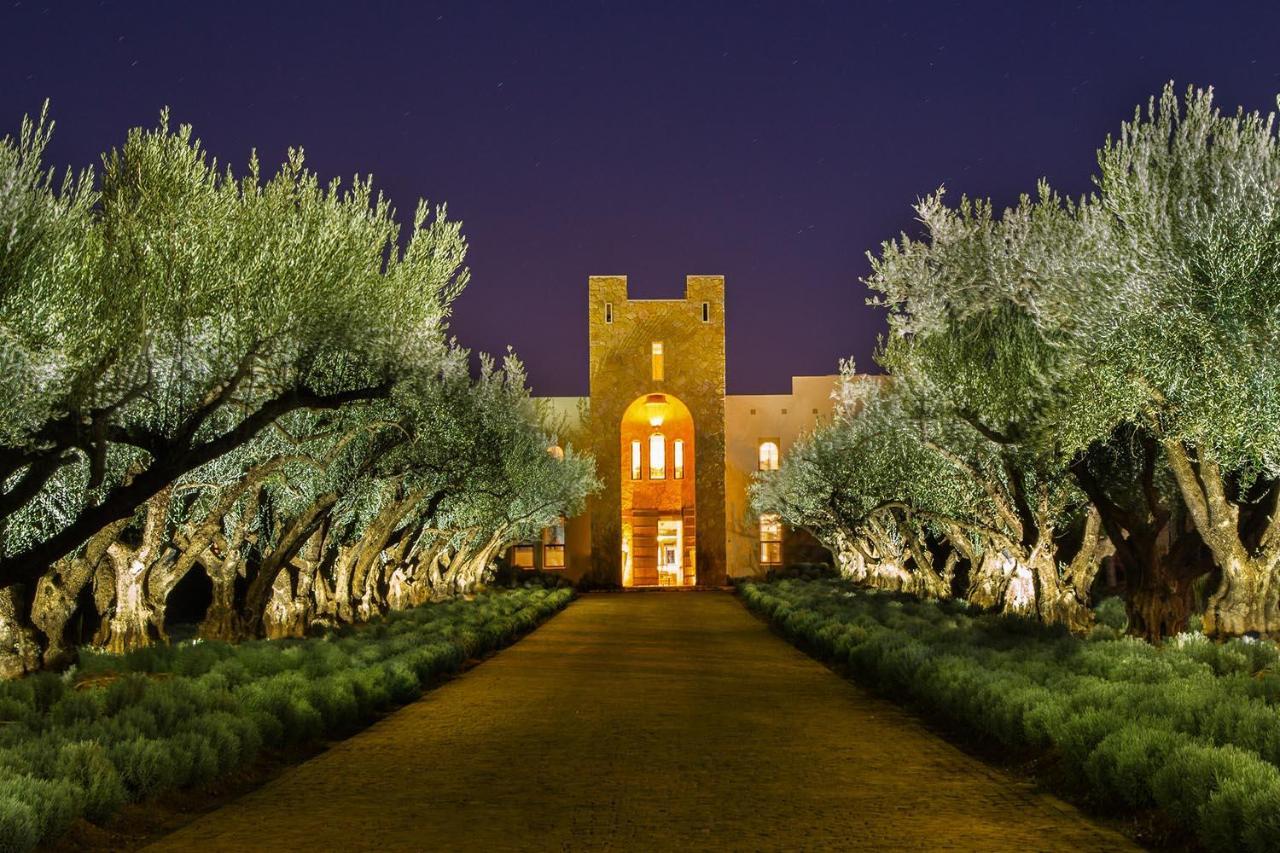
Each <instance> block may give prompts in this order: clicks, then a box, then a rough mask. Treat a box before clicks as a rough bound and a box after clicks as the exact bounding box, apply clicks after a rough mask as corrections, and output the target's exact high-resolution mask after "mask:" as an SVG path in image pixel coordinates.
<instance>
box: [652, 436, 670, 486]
mask: <svg viewBox="0 0 1280 853" xmlns="http://www.w3.org/2000/svg"><path fill="white" fill-rule="evenodd" d="M649 479H650V480H665V479H667V440H666V439H665V438H663V436H662V433H660V432H655V433H654V434H653V435H651V436H649Z"/></svg>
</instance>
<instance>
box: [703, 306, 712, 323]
mask: <svg viewBox="0 0 1280 853" xmlns="http://www.w3.org/2000/svg"><path fill="white" fill-rule="evenodd" d="M702 322H704V323H710V322H711V303H710V302H704V303H702Z"/></svg>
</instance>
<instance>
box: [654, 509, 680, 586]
mask: <svg viewBox="0 0 1280 853" xmlns="http://www.w3.org/2000/svg"><path fill="white" fill-rule="evenodd" d="M683 539H684V525H683V524H681V523H680V519H678V518H661V519H658V586H684V565H683V563H682V562H681V559H680V554H681V552H683V551H684V548H683V542H682V540H683Z"/></svg>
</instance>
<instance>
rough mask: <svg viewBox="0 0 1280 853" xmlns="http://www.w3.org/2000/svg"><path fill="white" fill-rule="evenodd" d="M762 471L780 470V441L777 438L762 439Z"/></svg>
mask: <svg viewBox="0 0 1280 853" xmlns="http://www.w3.org/2000/svg"><path fill="white" fill-rule="evenodd" d="M760 470H761V471H777V470H778V440H777V439H776V438H762V439H760Z"/></svg>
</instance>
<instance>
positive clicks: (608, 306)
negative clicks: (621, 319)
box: [604, 302, 613, 323]
mask: <svg viewBox="0 0 1280 853" xmlns="http://www.w3.org/2000/svg"><path fill="white" fill-rule="evenodd" d="M604 321H605V322H606V323H612V322H613V303H612V302H606V303H605V304H604Z"/></svg>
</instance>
